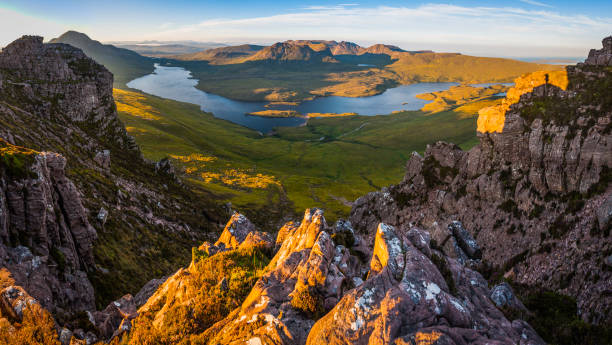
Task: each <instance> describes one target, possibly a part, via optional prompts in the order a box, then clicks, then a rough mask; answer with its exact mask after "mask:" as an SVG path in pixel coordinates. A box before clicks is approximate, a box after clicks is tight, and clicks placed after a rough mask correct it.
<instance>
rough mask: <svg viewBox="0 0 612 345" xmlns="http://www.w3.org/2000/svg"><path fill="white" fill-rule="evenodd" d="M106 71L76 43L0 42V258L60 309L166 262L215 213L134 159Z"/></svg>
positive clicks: (198, 195) (111, 291) (88, 301)
mask: <svg viewBox="0 0 612 345" xmlns="http://www.w3.org/2000/svg"><path fill="white" fill-rule="evenodd" d="M112 79H113V78H112V74H111V73H110V72H109V71H108V70H107V69H106V68H105V67H103V66H101V65H99V64H97V63H95V62H94V61H93V60H91V59H89V58H88V57H87V56H86V55H85V54H84V53H83V52H82V51H81V50H78V49H76V48H73V47H72V46H69V45H65V44H57V43H53V44H43V43H42V38H41V37H35V36H24V37H23V38H21V39H19V40H16V41H15V42H13V43H11V44H10V45H8V46H7V47H6V48H5V49H4V50H3V51H2V52H1V53H0V123H1V125H0V138H2V139H3V141H2V144H0V146H2V148H0V151H1V153H0V154H1V155H2V159H1V160H0V180H1V182H0V190H1V191H2V194H1V195H2V196H3V197H2V198H0V210H2V211H1V212H0V213H1V215H2V216H1V217H0V229H2V230H0V233H2V234H4V235H2V236H0V237H1V238H2V240H1V241H0V253H7V252H8V253H12V254H10V255H9V256H4V254H3V255H2V256H1V259H0V260H2V263H3V264H2V265H3V267H8V268H9V269H11V272H12V274H13V277H14V279H15V280H16V281H17V283H18V284H19V285H22V286H24V287H27V288H28V292H29V293H30V294H31V295H32V296H33V297H34V298H36V299H38V300H39V301H41V303H42V305H43V306H45V307H47V308H49V309H50V310H52V311H53V312H54V313H57V315H59V316H60V317H62V318H63V317H64V316H63V314H65V317H67V318H69V317H71V314H73V313H74V312H75V311H83V310H91V309H93V308H94V307H95V306H97V307H98V308H101V307H103V306H105V305H106V304H107V303H108V302H109V301H110V300H113V299H116V298H118V297H120V296H121V295H123V294H125V293H127V292H130V291H136V290H137V289H138V288H140V287H141V286H142V285H144V284H145V283H146V282H147V281H148V280H150V279H152V278H154V277H159V276H162V275H164V274H167V273H168V272H170V271H172V270H174V269H175V268H176V267H177V265H180V264H181V263H182V262H184V260H185V258H186V257H188V256H189V253H190V252H189V251H190V247H191V246H193V243H194V242H196V241H201V240H203V239H205V238H207V237H206V236H207V234H208V233H209V232H215V231H216V230H217V220H216V216H217V215H219V214H222V211H220V210H219V209H217V208H216V206H215V205H214V203H213V202H211V199H214V196H212V195H211V194H210V193H207V192H206V191H204V190H202V189H198V188H197V187H194V188H190V189H186V188H185V187H184V186H183V185H182V184H181V183H180V181H179V180H178V179H176V177H175V176H174V174H173V172H172V169H171V167H170V166H169V165H168V164H167V162H166V163H164V162H161V163H158V164H156V163H153V162H151V161H146V160H144V159H143V158H142V156H141V153H140V150H139V148H138V146H137V145H136V144H135V143H134V139H133V138H132V137H131V136H129V135H128V133H127V132H126V130H125V127H124V125H123V123H122V122H121V121H120V120H119V118H118V117H117V112H116V108H115V103H114V99H113V95H112V90H113V89H112ZM24 85H28V86H27V87H24ZM50 85H52V86H53V87H49V86H50ZM32 171H33V172H32ZM37 176H41V178H40V179H38V178H37ZM5 196H6V198H5ZM7 224H9V226H8V228H9V229H10V231H8V235H7V231H6V225H7ZM24 250H25V253H28V252H29V253H30V254H31V255H26V254H24V252H20V251H24ZM20 253H21V254H20ZM11 255H22V256H23V259H20V260H16V261H11V259H10V258H11ZM41 257H44V259H41ZM31 260H34V261H36V262H38V264H35V265H34V266H31V265H30V264H31ZM40 260H42V261H40ZM7 262H9V263H10V262H12V264H8V263H7ZM13 265H14V266H13ZM32 267H34V268H36V267H38V268H39V269H37V270H36V269H35V272H36V273H35V274H34V273H31V272H30V270H32ZM50 306H52V307H50Z"/></svg>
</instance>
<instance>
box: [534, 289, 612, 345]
mask: <svg viewBox="0 0 612 345" xmlns="http://www.w3.org/2000/svg"><path fill="white" fill-rule="evenodd" d="M523 303H524V304H525V306H526V307H527V309H529V311H530V312H532V313H533V315H531V316H528V317H527V320H526V321H527V322H529V324H530V325H531V326H532V327H533V328H534V329H535V330H536V332H538V334H539V335H540V336H541V337H542V338H543V339H544V340H545V341H546V342H548V343H549V344H555V345H565V344H567V345H572V344H585V345H590V344H592V345H604V344H610V342H611V341H612V328H611V327H609V326H608V327H606V326H595V325H591V324H588V323H586V322H584V321H583V320H582V319H580V317H579V316H578V308H577V306H576V301H575V300H574V299H573V298H571V297H569V296H565V295H560V294H557V293H554V292H546V291H545V292H537V293H533V294H529V295H527V296H526V297H525V298H523Z"/></svg>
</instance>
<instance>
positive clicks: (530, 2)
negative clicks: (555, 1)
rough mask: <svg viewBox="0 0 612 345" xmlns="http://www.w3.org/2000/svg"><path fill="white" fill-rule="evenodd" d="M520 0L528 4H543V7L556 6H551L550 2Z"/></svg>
mask: <svg viewBox="0 0 612 345" xmlns="http://www.w3.org/2000/svg"><path fill="white" fill-rule="evenodd" d="M519 1H520V2H524V3H526V4H530V5H535V6H542V7H549V8H552V7H554V6H551V5H549V4H545V3H543V2H539V1H534V0H519Z"/></svg>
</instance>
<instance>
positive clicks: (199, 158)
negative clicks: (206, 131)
mask: <svg viewBox="0 0 612 345" xmlns="http://www.w3.org/2000/svg"><path fill="white" fill-rule="evenodd" d="M170 158H173V159H176V160H177V161H181V162H183V163H189V162H214V161H215V160H216V159H217V157H209V156H204V155H202V154H200V153H192V154H190V155H188V156H180V155H170Z"/></svg>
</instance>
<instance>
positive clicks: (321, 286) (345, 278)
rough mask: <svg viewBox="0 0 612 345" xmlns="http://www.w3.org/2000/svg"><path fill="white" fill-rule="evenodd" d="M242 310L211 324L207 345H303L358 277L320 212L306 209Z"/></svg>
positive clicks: (355, 266) (356, 266)
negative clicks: (299, 222)
mask: <svg viewBox="0 0 612 345" xmlns="http://www.w3.org/2000/svg"><path fill="white" fill-rule="evenodd" d="M284 229H285V230H284V231H283V232H280V233H279V236H282V237H284V238H285V239H284V240H283V242H282V245H281V247H280V249H279V250H278V252H276V254H275V256H274V258H272V260H271V261H270V263H269V264H268V266H267V268H266V270H267V273H266V274H264V276H263V277H262V278H261V279H260V280H259V281H258V282H257V283H256V284H255V286H254V287H253V289H252V290H251V292H250V294H249V295H248V297H247V298H246V300H245V301H244V303H243V304H242V306H241V307H240V308H239V309H238V310H236V311H235V312H233V313H231V314H230V316H229V317H228V318H227V319H225V320H223V321H221V322H219V323H218V324H216V325H215V326H213V329H214V334H215V336H214V337H213V338H212V340H211V343H220V344H244V343H247V344H304V343H305V342H306V338H307V336H308V333H309V330H310V328H311V327H312V325H313V324H314V322H315V320H316V319H317V318H319V317H320V316H321V315H322V314H323V313H325V311H326V310H329V309H331V308H332V307H333V306H334V305H335V304H336V303H337V301H338V300H339V299H340V298H341V297H342V296H343V295H344V293H345V292H346V291H347V290H348V289H350V287H351V286H353V284H354V281H353V278H355V277H358V276H360V274H361V273H362V272H361V271H360V268H359V260H358V259H357V258H356V257H355V256H353V255H351V254H350V252H349V250H348V249H347V248H346V247H344V246H341V245H336V244H335V243H334V242H333V240H332V237H331V234H332V233H333V231H334V230H333V228H331V227H329V226H328V225H327V223H326V222H325V218H324V217H323V211H322V210H320V209H309V210H306V213H305V214H304V218H303V220H302V222H301V224H300V225H299V226H298V227H294V226H286V227H284Z"/></svg>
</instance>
